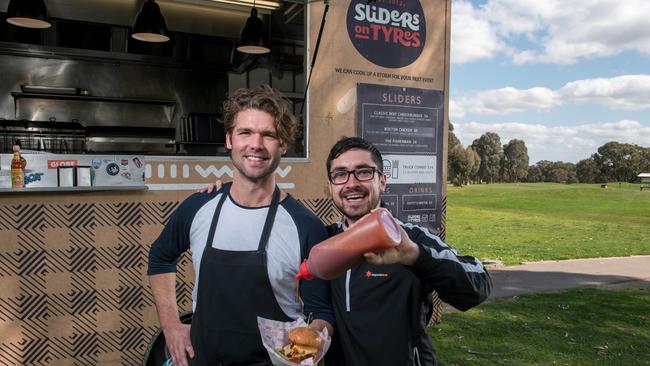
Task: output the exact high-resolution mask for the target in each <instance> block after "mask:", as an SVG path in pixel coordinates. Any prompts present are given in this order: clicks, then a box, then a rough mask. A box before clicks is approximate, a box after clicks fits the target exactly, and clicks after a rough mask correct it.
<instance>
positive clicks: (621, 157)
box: [591, 141, 649, 182]
mask: <svg viewBox="0 0 650 366" xmlns="http://www.w3.org/2000/svg"><path fill="white" fill-rule="evenodd" d="M647 150H648V149H647V148H644V147H641V146H638V145H634V144H621V143H619V142H615V141H610V142H608V143H606V144H604V145H602V146H600V147H599V148H598V152H596V153H595V154H593V155H592V156H591V157H592V158H593V159H594V161H595V163H596V165H597V167H598V169H599V170H600V173H601V176H600V177H599V178H600V179H601V180H604V181H609V182H611V181H619V182H621V181H622V182H635V181H636V180H637V175H638V174H639V173H640V172H641V171H642V170H644V169H646V168H647V167H648V165H649V164H648V159H647V156H648V155H649V154H648V153H647Z"/></svg>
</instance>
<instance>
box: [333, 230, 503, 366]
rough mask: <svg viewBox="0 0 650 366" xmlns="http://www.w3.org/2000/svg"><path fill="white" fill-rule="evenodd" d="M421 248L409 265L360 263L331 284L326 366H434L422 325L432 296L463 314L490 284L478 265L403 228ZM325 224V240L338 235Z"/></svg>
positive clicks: (423, 233)
mask: <svg viewBox="0 0 650 366" xmlns="http://www.w3.org/2000/svg"><path fill="white" fill-rule="evenodd" d="M402 227H403V228H404V230H405V231H406V233H407V234H408V236H409V238H410V239H411V240H412V241H413V242H415V243H416V244H418V246H419V247H420V256H419V257H418V259H417V260H416V262H415V263H414V264H413V265H411V266H403V265H401V264H391V265H381V266H379V265H372V264H369V263H367V262H365V261H364V262H362V263H361V264H359V265H357V266H356V267H353V268H351V269H350V270H348V271H347V272H346V274H344V275H342V276H340V277H339V278H336V279H334V280H332V281H331V287H332V305H333V306H334V314H335V317H336V330H335V333H334V335H333V337H332V344H331V346H330V350H329V352H328V353H327V355H326V356H325V365H326V366H369V365H373V366H382V365H386V366H403V365H418V366H419V365H427V366H432V365H436V358H435V351H434V349H433V346H432V344H431V340H430V339H429V336H428V335H427V334H426V326H427V322H428V320H429V317H430V315H431V310H432V304H431V291H432V290H436V291H437V292H438V294H439V296H440V298H441V299H442V300H443V301H444V302H446V303H448V304H450V305H452V306H454V307H456V308H458V309H460V310H467V309H469V308H471V307H472V306H475V305H478V304H479V303H481V302H482V301H484V300H485V299H487V297H488V295H489V293H490V289H491V288H492V282H491V279H490V276H489V275H488V273H487V271H486V270H485V268H484V267H483V265H482V264H481V263H480V262H479V261H478V260H477V259H476V258H473V257H468V256H458V255H457V253H456V251H455V250H454V249H452V248H450V247H449V246H447V245H446V244H445V243H443V242H442V240H440V238H438V237H436V236H434V235H432V234H431V233H430V232H429V231H428V230H427V229H425V228H422V227H419V226H414V225H411V224H402ZM343 230H344V227H343V224H342V223H341V222H339V223H336V224H333V225H330V226H329V227H328V234H330V236H333V235H336V234H339V233H341V232H343Z"/></svg>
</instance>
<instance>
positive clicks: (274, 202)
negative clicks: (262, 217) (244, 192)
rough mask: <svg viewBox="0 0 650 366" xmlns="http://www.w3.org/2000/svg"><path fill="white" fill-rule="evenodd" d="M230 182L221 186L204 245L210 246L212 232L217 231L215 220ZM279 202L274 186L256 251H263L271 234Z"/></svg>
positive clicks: (228, 191) (278, 191) (278, 189)
mask: <svg viewBox="0 0 650 366" xmlns="http://www.w3.org/2000/svg"><path fill="white" fill-rule="evenodd" d="M231 185H232V182H228V183H226V184H224V185H223V186H222V187H221V198H220V199H219V203H218V204H217V208H215V210H214V215H212V222H211V223H210V231H208V240H207V241H206V243H205V247H206V248H208V246H210V247H211V246H212V241H213V240H214V233H215V232H216V231H217V222H218V221H219V213H220V212H221V207H223V203H224V202H225V201H226V197H228V194H229V193H230V186H231ZM279 202H280V188H278V186H275V190H274V191H273V198H272V199H271V206H269V211H268V213H267V214H266V221H265V222H264V228H263V229H262V236H261V237H260V243H259V245H258V248H257V250H258V251H264V250H265V249H266V245H267V244H268V242H269V237H270V236H271V229H272V228H273V222H274V221H275V214H276V213H277V212H278V205H279Z"/></svg>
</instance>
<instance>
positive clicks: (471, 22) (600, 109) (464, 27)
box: [450, 0, 650, 164]
mask: <svg viewBox="0 0 650 366" xmlns="http://www.w3.org/2000/svg"><path fill="white" fill-rule="evenodd" d="M451 28H452V30H451V37H452V41H451V63H452V65H451V71H450V72H451V73H450V120H451V121H452V123H453V124H454V127H455V128H456V130H455V133H456V135H457V136H458V138H459V139H460V140H461V143H463V145H465V146H467V145H469V144H471V143H472V141H473V140H474V139H475V138H478V137H479V136H480V135H481V134H483V133H485V132H488V131H491V132H496V133H498V134H499V136H501V142H502V144H505V143H507V142H508V141H509V140H510V139H513V138H517V139H521V140H524V141H525V142H526V146H527V147H528V154H529V156H530V163H531V164H533V163H536V162H537V161H539V160H552V161H556V160H562V161H567V162H573V163H575V162H578V161H579V160H581V159H584V158H587V157H589V156H590V155H591V154H592V153H594V152H596V150H597V148H598V147H599V146H601V145H603V144H604V143H605V142H608V141H619V142H627V143H634V144H637V145H641V146H645V147H650V1H648V0H625V1H620V0H616V1H614V0H572V1H571V2H567V1H566V0H487V1H476V0H474V1H470V0H452V23H451Z"/></svg>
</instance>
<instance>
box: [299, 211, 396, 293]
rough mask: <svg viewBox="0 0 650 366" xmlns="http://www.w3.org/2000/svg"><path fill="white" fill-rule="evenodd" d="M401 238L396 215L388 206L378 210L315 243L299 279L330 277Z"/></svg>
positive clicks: (393, 244)
mask: <svg viewBox="0 0 650 366" xmlns="http://www.w3.org/2000/svg"><path fill="white" fill-rule="evenodd" d="M401 240H402V235H401V232H400V229H399V226H398V225H397V223H396V222H395V219H393V216H392V215H391V214H390V213H389V212H388V211H387V210H386V209H383V208H380V209H377V210H375V211H373V212H372V213H370V214H369V215H366V216H364V217H362V218H361V219H359V221H357V222H356V223H355V224H354V225H352V226H351V227H350V228H348V229H347V230H346V231H344V232H342V233H340V234H338V235H335V236H333V237H331V238H329V239H327V240H325V241H323V242H321V243H318V244H316V245H315V246H314V247H313V248H312V249H311V251H310V252H309V258H307V259H305V260H304V261H303V262H302V264H301V265H300V272H298V274H296V278H297V279H301V278H304V279H306V280H311V279H313V278H320V279H324V280H331V279H333V278H336V277H338V276H340V275H341V274H343V273H344V272H345V271H347V270H348V269H349V268H352V267H354V266H355V265H356V264H358V263H359V262H361V261H362V260H363V254H364V253H367V252H372V251H374V250H377V249H384V248H390V247H394V246H397V245H399V243H400V241H401Z"/></svg>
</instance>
